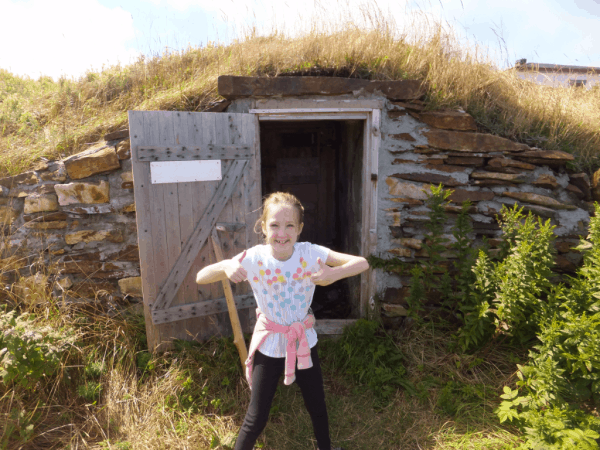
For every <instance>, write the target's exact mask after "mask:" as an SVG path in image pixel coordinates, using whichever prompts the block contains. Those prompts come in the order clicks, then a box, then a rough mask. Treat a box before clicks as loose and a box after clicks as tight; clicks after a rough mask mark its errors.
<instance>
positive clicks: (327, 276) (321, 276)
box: [310, 258, 338, 286]
mask: <svg viewBox="0 0 600 450" xmlns="http://www.w3.org/2000/svg"><path fill="white" fill-rule="evenodd" d="M317 264H319V271H318V272H316V273H314V274H312V275H311V276H310V279H311V281H312V282H313V283H315V284H316V285H317V286H328V285H330V284H331V283H335V282H336V281H337V280H338V277H337V276H336V271H335V270H334V269H333V268H331V267H329V266H328V265H327V264H325V263H324V262H323V261H321V258H318V259H317Z"/></svg>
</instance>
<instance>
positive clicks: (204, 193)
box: [187, 113, 218, 341]
mask: <svg viewBox="0 0 600 450" xmlns="http://www.w3.org/2000/svg"><path fill="white" fill-rule="evenodd" d="M189 114H190V117H189V125H190V126H189V131H188V133H189V135H190V142H193V143H195V144H198V145H205V144H214V142H215V133H214V118H213V117H212V116H209V115H205V114H198V113H189ZM205 122H210V123H212V124H213V126H210V127H205ZM209 186H214V189H212V190H209V189H208V187H209ZM217 186H218V182H214V181H208V182H202V183H193V184H192V194H193V199H194V201H193V204H192V215H193V217H194V224H196V223H198V222H199V221H200V219H201V218H202V214H203V213H204V210H205V209H206V207H207V206H208V202H209V201H210V199H211V197H212V196H213V194H214V192H215V191H216V190H217ZM211 251H212V250H211V247H210V245H209V243H208V242H207V243H206V245H204V246H203V247H202V249H201V250H200V252H199V253H198V256H197V257H196V259H195V260H194V263H193V265H192V269H191V270H190V272H192V273H193V274H194V282H195V276H196V274H197V273H198V272H199V271H200V270H201V269H202V268H203V267H205V266H207V265H208V264H209V263H210V254H209V252H211ZM213 284H214V283H213ZM196 286H197V288H196V289H197V301H199V302H202V301H206V300H209V299H216V298H218V296H217V295H213V294H212V289H211V285H208V284H200V285H196ZM211 319H213V320H211ZM187 322H188V323H189V325H188V331H189V333H190V334H191V335H192V336H194V338H195V339H197V340H200V341H205V340H206V339H208V338H209V337H210V336H213V335H214V334H216V332H217V327H216V322H215V320H214V318H213V316H202V317H198V318H194V319H190V320H188V321H187ZM213 322H215V323H214V324H213Z"/></svg>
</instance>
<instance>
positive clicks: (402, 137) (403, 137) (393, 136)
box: [388, 133, 416, 142]
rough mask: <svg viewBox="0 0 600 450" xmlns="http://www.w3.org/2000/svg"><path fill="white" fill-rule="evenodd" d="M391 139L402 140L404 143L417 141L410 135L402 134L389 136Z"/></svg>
mask: <svg viewBox="0 0 600 450" xmlns="http://www.w3.org/2000/svg"><path fill="white" fill-rule="evenodd" d="M388 137H389V138H390V139H400V140H403V141H409V142H415V141H416V139H415V138H414V137H412V136H411V135H410V133H400V134H388Z"/></svg>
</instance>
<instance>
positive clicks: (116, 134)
mask: <svg viewBox="0 0 600 450" xmlns="http://www.w3.org/2000/svg"><path fill="white" fill-rule="evenodd" d="M128 137H129V129H127V128H124V129H122V130H119V131H113V132H112V133H108V134H105V135H104V140H105V141H114V140H115V139H124V138H128Z"/></svg>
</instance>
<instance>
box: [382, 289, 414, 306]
mask: <svg viewBox="0 0 600 450" xmlns="http://www.w3.org/2000/svg"><path fill="white" fill-rule="evenodd" d="M409 295H410V290H409V288H408V287H401V288H392V287H388V288H386V290H385V293H384V294H383V303H391V304H393V305H398V304H400V303H404V302H405V299H406V297H408V296H409Z"/></svg>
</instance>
